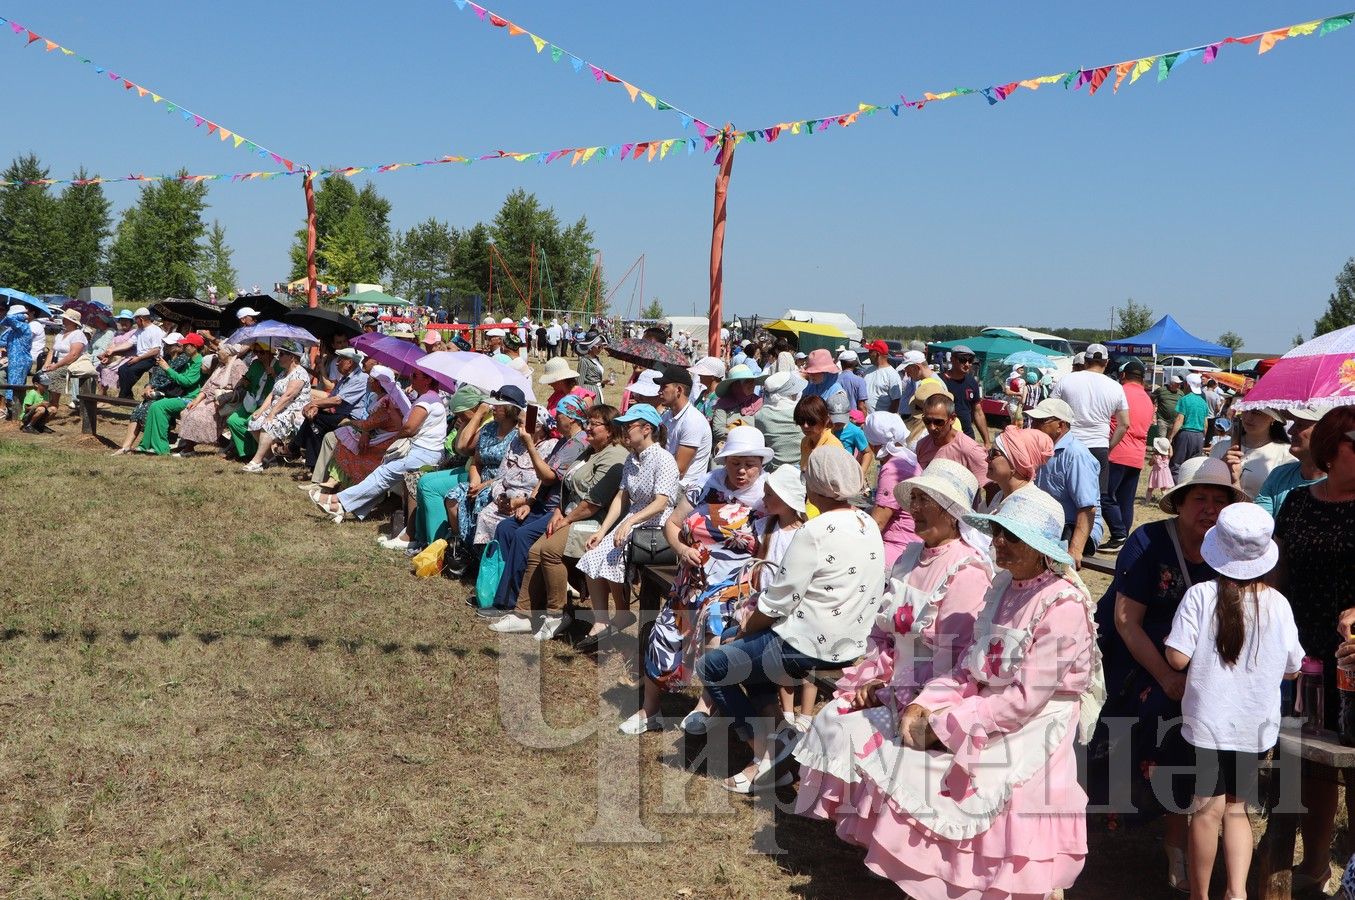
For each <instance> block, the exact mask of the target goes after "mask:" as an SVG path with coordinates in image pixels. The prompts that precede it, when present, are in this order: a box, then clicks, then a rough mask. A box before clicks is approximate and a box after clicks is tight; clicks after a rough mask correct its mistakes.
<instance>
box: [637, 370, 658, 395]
mask: <svg viewBox="0 0 1355 900" xmlns="http://www.w3.org/2000/svg"><path fill="white" fill-rule="evenodd" d="M661 374H662V373H661V372H659V371H658V370H656V369H646V370H645V371H643V372H641V373H640V377H639V378H637V379H635V381H634V382H633V383H632V384H631V386H630V388H629V390H630V395H631V396H632V397H657V396H659V375H661Z"/></svg>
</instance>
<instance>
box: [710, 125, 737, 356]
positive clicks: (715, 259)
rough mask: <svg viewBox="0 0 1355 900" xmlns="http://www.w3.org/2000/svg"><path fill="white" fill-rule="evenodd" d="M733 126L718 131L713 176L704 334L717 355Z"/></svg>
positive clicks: (723, 287)
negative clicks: (717, 164)
mask: <svg viewBox="0 0 1355 900" xmlns="http://www.w3.org/2000/svg"><path fill="white" fill-rule="evenodd" d="M735 144H736V140H735V137H734V126H733V125H726V126H725V127H724V131H723V132H721V134H720V174H719V175H716V176H715V222H714V227H713V228H712V230H711V234H710V326H709V330H708V331H707V333H706V346H707V350H706V352H707V353H709V354H710V355H711V356H719V355H720V354H721V352H722V351H723V348H722V347H721V346H720V327H721V323H722V322H723V321H724V290H725V285H724V280H725V270H724V255H725V205H726V203H727V202H728V200H729V177H730V175H732V174H733V172H734V147H735Z"/></svg>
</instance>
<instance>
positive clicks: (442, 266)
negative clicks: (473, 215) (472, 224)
mask: <svg viewBox="0 0 1355 900" xmlns="http://www.w3.org/2000/svg"><path fill="white" fill-rule="evenodd" d="M457 238H458V235H457V233H456V229H455V228H453V227H451V226H450V225H448V224H447V223H446V222H440V221H438V220H437V219H432V218H430V219H428V220H426V221H424V222H420V223H419V224H418V225H415V226H414V227H413V228H411V229H409V231H406V232H403V233H400V232H397V233H396V235H395V245H394V246H395V249H394V253H393V255H392V261H391V290H392V291H394V292H395V293H396V294H398V295H400V296H401V297H404V298H406V299H408V300H415V301H422V300H423V298H424V297H427V296H428V295H429V294H430V293H432V292H433V291H442V292H444V293H447V294H450V293H453V292H454V291H455V290H456V287H457V278H456V247H457Z"/></svg>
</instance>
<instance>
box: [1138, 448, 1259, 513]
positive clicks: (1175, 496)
mask: <svg viewBox="0 0 1355 900" xmlns="http://www.w3.org/2000/svg"><path fill="white" fill-rule="evenodd" d="M1200 484H1204V485H1209V486H1210V487H1221V488H1226V489H1227V490H1228V491H1229V492H1230V493H1231V494H1232V496H1233V502H1234V503H1245V502H1247V501H1248V500H1251V495H1250V494H1248V493H1247V492H1246V491H1244V490H1242V489H1241V488H1239V487H1238V486H1237V485H1235V484H1233V470H1232V469H1230V468H1229V467H1228V464H1227V463H1226V462H1224V461H1223V460H1221V459H1214V458H1213V457H1211V456H1197V457H1194V458H1193V459H1188V460H1186V461H1185V462H1183V463H1182V464H1181V468H1180V470H1179V471H1178V473H1177V476H1176V487H1174V488H1172V489H1171V490H1169V491H1167V493H1165V494H1163V495H1162V499H1161V500H1160V501H1159V502H1158V504H1157V505H1158V508H1160V509H1161V510H1162V511H1163V512H1165V513H1171V514H1173V515H1175V514H1176V501H1177V500H1179V499H1180V498H1181V497H1182V496H1184V495H1185V492H1186V491H1188V490H1190V489H1191V488H1192V487H1194V486H1196V485H1200Z"/></svg>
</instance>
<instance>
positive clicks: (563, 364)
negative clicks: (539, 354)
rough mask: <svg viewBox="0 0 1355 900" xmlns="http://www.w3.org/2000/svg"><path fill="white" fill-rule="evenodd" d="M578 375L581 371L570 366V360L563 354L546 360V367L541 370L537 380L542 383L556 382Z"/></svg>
mask: <svg viewBox="0 0 1355 900" xmlns="http://www.w3.org/2000/svg"><path fill="white" fill-rule="evenodd" d="M578 377H579V373H578V372H576V371H574V370H573V369H571V368H570V367H569V360H567V359H565V358H564V357H563V356H556V357H553V358H551V359H548V360H546V367H545V368H544V369H542V370H541V374H540V376H538V377H537V379H536V380H537V381H538V382H540V383H541V384H554V383H555V382H557V381H563V380H564V379H566V378H578Z"/></svg>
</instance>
